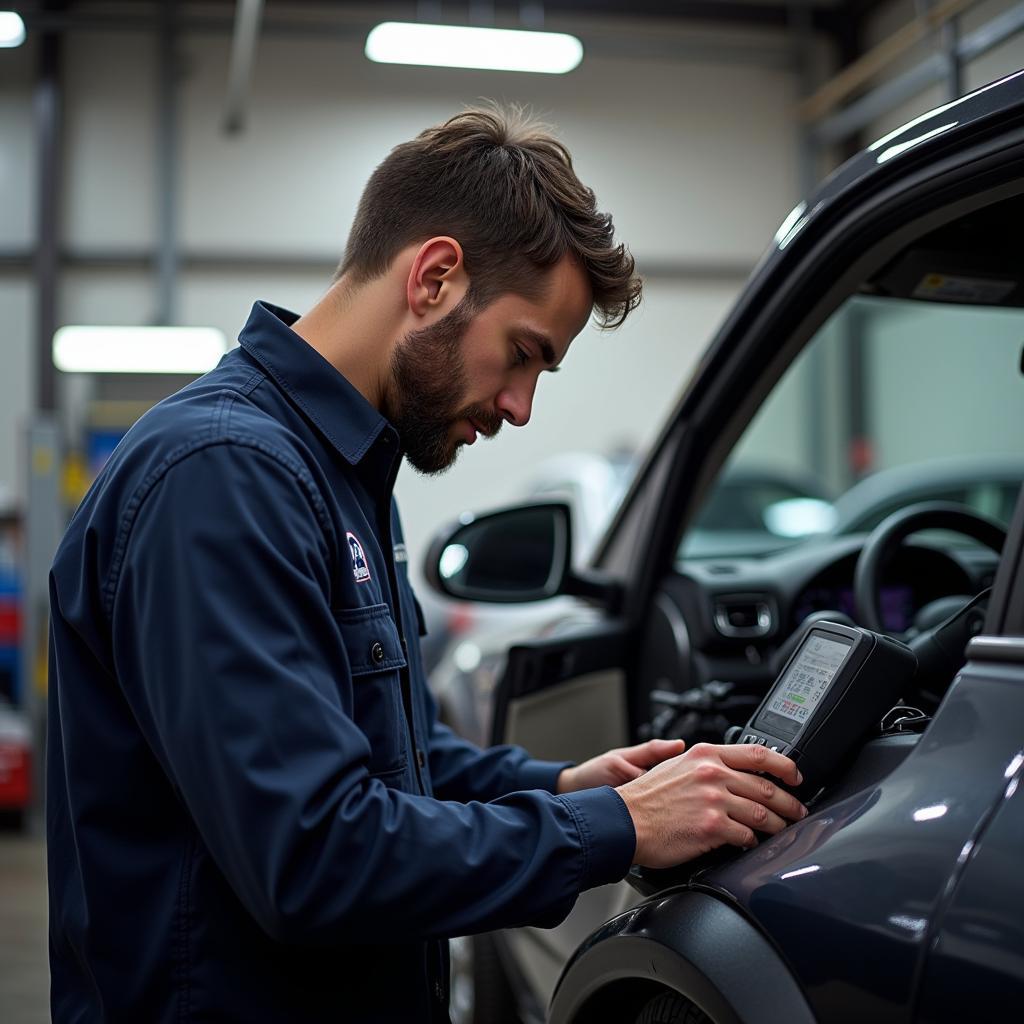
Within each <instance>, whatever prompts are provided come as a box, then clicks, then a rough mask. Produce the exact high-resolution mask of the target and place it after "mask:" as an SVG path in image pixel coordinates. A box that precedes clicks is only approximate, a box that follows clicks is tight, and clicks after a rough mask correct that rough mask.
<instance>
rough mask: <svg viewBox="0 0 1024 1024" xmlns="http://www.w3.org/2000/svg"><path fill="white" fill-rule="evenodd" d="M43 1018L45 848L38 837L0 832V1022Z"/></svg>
mask: <svg viewBox="0 0 1024 1024" xmlns="http://www.w3.org/2000/svg"><path fill="white" fill-rule="evenodd" d="M49 1019H50V972H49V967H48V965H47V947H46V847H45V846H44V844H43V840H42V839H41V838H37V837H31V836H25V835H22V834H19V833H17V832H11V831H5V832H0V1021H2V1022H3V1024H45V1022H46V1021H49Z"/></svg>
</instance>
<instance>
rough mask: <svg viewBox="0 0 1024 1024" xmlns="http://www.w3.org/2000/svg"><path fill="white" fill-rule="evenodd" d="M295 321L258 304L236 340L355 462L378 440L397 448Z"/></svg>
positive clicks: (380, 420)
mask: <svg viewBox="0 0 1024 1024" xmlns="http://www.w3.org/2000/svg"><path fill="white" fill-rule="evenodd" d="M298 319H299V316H298V314H297V313H293V312H291V311H290V310H287V309H282V308H281V307H280V306H274V305H271V304H270V303H269V302H257V303H255V304H254V305H253V307H252V312H251V313H250V314H249V319H248V321H247V322H246V325H245V327H244V328H242V333H241V334H240V335H239V337H238V342H239V344H240V345H241V346H242V348H244V349H245V351H246V352H248V353H249V355H251V356H252V358H253V359H255V360H256V361H257V362H258V363H259V364H260V365H261V366H262V367H263V368H264V369H265V370H266V371H267V373H269V374H270V376H271V378H272V379H273V380H274V382H275V383H276V384H277V386H278V387H279V388H280V389H281V390H282V391H283V392H284V393H285V394H286V395H287V396H288V397H289V398H290V399H291V400H292V401H293V402H294V403H295V404H296V405H297V406H298V407H299V408H300V409H301V410H302V411H303V412H304V413H305V415H306V416H307V417H308V418H309V419H310V420H311V421H312V422H313V424H314V425H315V426H316V427H317V429H319V431H320V432H321V433H322V434H323V435H324V437H326V438H327V440H328V441H330V443H331V444H332V445H334V447H335V448H337V449H338V451H339V452H341V454H342V455H343V456H344V457H345V458H346V459H347V460H348V461H349V462H350V463H351V464H352V465H353V466H355V465H358V464H359V462H361V461H362V459H363V457H364V456H365V455H366V453H367V452H368V451H370V449H371V448H372V447H373V444H374V442H375V441H376V440H377V439H378V438H381V439H382V441H384V440H386V441H387V442H388V444H389V447H390V449H391V451H392V452H397V451H398V450H399V444H398V435H397V433H396V431H395V429H394V427H392V426H391V424H390V423H388V421H387V420H386V419H385V418H384V417H383V416H382V415H381V414H380V413H379V412H378V411H377V410H376V409H374V407H373V406H372V405H370V403H369V402H368V401H367V400H366V399H365V398H364V397H363V396H362V394H360V392H359V391H358V390H357V389H356V388H355V387H353V386H352V385H351V384H350V383H349V382H348V381H347V380H346V379H345V377H343V376H342V375H341V374H340V373H339V372H338V371H337V370H336V369H335V368H334V367H333V366H332V365H331V364H330V363H329V362H327V360H326V359H324V357H323V356H321V355H320V353H319V352H317V351H316V349H315V348H313V346H312V345H310V344H309V343H308V342H307V341H306V340H305V339H304V338H301V337H300V336H299V335H298V334H296V333H295V332H294V331H293V330H292V329H291V328H292V324H294V323H295V321H296V320H298ZM382 435H383V436H382Z"/></svg>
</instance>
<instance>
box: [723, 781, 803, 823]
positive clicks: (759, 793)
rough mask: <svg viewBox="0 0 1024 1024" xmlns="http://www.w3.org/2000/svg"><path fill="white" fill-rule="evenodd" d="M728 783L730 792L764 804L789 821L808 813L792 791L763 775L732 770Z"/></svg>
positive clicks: (798, 818) (797, 819)
mask: <svg viewBox="0 0 1024 1024" xmlns="http://www.w3.org/2000/svg"><path fill="white" fill-rule="evenodd" d="M726 785H727V787H728V789H729V792H730V793H733V794H734V795H736V796H738V797H744V798H745V799H747V800H754V801H756V802H757V803H760V804H764V805H765V807H767V808H768V809H769V810H772V811H774V812H775V813H776V814H778V815H779V816H780V817H783V818H787V819H788V820H789V821H799V820H800V819H801V818H803V817H806V815H807V808H806V807H804V805H803V804H802V803H800V801H799V800H797V798H796V797H795V796H793V794H792V793H787V792H786V791H785V790H784V789H782V788H781V787H779V786H776V785H775V783H774V782H772V781H771V779H768V778H765V776H763V775H750V774H748V773H747V772H732V773H731V774H730V777H729V780H728V781H727V783H726Z"/></svg>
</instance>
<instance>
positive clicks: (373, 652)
mask: <svg viewBox="0 0 1024 1024" xmlns="http://www.w3.org/2000/svg"><path fill="white" fill-rule="evenodd" d="M370 657H371V658H372V659H373V660H374V662H375V663H376V664H378V665H379V664H380V663H381V662H382V661H383V660H384V648H383V646H381V643H380V641H378V642H377V643H375V644H374V645H373V646H372V647H371V648H370Z"/></svg>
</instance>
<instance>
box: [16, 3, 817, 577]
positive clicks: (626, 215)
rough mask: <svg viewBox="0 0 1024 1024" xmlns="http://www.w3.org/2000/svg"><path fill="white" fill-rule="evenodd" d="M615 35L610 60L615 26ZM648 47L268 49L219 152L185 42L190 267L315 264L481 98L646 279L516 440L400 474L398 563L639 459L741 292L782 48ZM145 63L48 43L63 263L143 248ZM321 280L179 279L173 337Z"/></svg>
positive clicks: (783, 93)
mask: <svg viewBox="0 0 1024 1024" xmlns="http://www.w3.org/2000/svg"><path fill="white" fill-rule="evenodd" d="M617 25H618V27H617V28H616V31H617V33H618V34H619V37H620V39H621V41H622V43H623V45H624V46H627V47H628V46H629V45H630V43H631V37H630V32H631V28H630V25H629V24H628V23H626V24H625V25H623V24H622V23H617ZM559 27H562V26H559ZM566 27H571V26H566ZM583 27H584V28H586V25H584V26H583ZM595 31H596V29H595ZM650 31H651V30H650V29H639V28H638V29H637V30H636V32H637V35H636V37H635V38H634V39H632V51H633V53H634V55H633V56H631V57H628V58H627V57H613V56H608V55H607V51H608V49H609V45H608V34H607V27H605V35H604V37H603V39H604V42H603V44H602V47H601V54H604V55H601V54H597V55H590V56H588V57H587V58H586V59H585V61H584V63H583V65H582V66H581V68H580V69H579V70H577V71H576V72H574V73H573V74H571V75H568V76H564V77H553V76H526V75H514V74H503V73H484V72H471V71H445V70H427V69H415V68H401V67H389V66H382V65H374V64H371V63H369V62H368V61H366V60H365V58H364V57H363V55H362V52H361V41H360V40H359V39H357V38H354V37H345V38H340V39H339V38H329V37H320V38H316V37H302V38H288V37H282V36H274V35H267V34H264V36H263V37H262V38H261V40H260V43H259V49H258V57H257V64H256V71H255V75H254V79H253V82H252V89H251V102H250V107H249V123H248V126H247V129H246V130H245V132H244V133H242V134H241V135H236V136H226V135H225V134H223V132H222V131H221V117H222V105H223V98H224V94H225V88H226V79H227V66H228V54H229V45H230V39H229V37H228V36H226V35H223V34H220V35H217V34H210V33H204V34H195V35H189V36H186V37H185V38H184V39H183V40H182V50H183V60H182V77H181V83H180V84H181V93H180V104H181V160H180V169H179V179H178V180H179V184H180V190H181V195H180V202H181V206H180V215H179V229H180V237H181V244H182V246H183V247H184V248H185V249H186V250H193V251H209V250H219V251H223V250H233V251H239V250H242V251H245V250H253V251H257V252H261V253H282V254H287V253H292V254H304V255H309V254H322V255H323V257H324V258H325V260H333V259H335V258H336V257H337V256H338V255H339V254H340V252H341V250H342V248H343V246H344V241H345V236H346V232H347V228H348V224H349V222H350V219H351V217H352V215H353V212H354V210H355V206H356V202H357V200H358V196H359V193H360V190H361V188H362V185H363V183H364V182H365V180H366V178H367V176H368V175H369V173H370V171H371V170H372V169H373V167H374V166H375V165H376V164H377V163H378V162H379V161H380V160H381V159H383V157H384V156H385V155H386V154H387V152H388V150H389V149H390V148H391V147H392V146H393V145H395V144H397V143H398V142H401V141H403V140H405V139H407V138H409V137H410V136H412V135H413V134H415V133H416V132H417V131H419V130H420V129H422V128H423V127H425V126H427V125H429V124H431V123H435V122H437V121H438V120H441V119H443V118H444V117H446V116H448V115H450V114H451V113H453V112H454V111H457V110H458V109H460V108H461V107H462V106H463V105H465V104H468V103H472V102H474V101H476V100H477V99H478V98H480V97H491V98H496V99H501V100H516V101H519V102H523V103H528V104H532V105H533V106H534V107H535V108H536V109H537V110H538V111H539V112H540V113H542V114H543V115H544V116H545V117H546V119H548V120H550V121H551V122H553V123H554V124H556V125H557V126H558V128H559V130H560V132H561V134H562V136H563V138H564V139H565V141H566V142H567V143H568V145H569V146H570V148H571V150H572V151H573V153H574V156H575V159H576V165H577V168H578V171H579V173H580V176H581V177H582V178H583V179H584V180H585V181H586V182H587V183H588V184H590V185H591V186H592V187H594V189H595V190H596V192H597V195H598V199H599V203H600V205H601V206H602V207H603V208H607V209H609V210H611V211H612V212H613V213H614V216H615V220H616V224H617V227H618V231H619V234H620V236H621V238H623V239H624V240H625V241H626V242H627V243H628V244H629V245H630V247H631V248H632V250H633V252H634V254H635V255H636V256H637V258H638V261H639V263H640V266H641V269H642V268H643V265H644V263H645V262H646V263H648V264H650V263H652V262H658V263H659V264H661V265H662V270H661V271H660V272H659V275H658V276H657V277H656V278H655V279H653V280H651V281H650V282H649V284H648V287H647V298H646V301H645V304H644V307H643V308H642V310H641V311H640V312H638V313H637V314H636V315H635V316H634V318H633V319H632V320H631V322H630V323H629V324H628V325H627V326H626V327H625V328H624V329H622V330H621V331H619V332H618V333H617V334H609V335H606V336H595V335H596V334H597V332H595V331H591V330H589V329H588V331H587V332H586V333H585V335H584V336H582V337H581V338H580V339H579V340H578V342H577V344H576V345H575V346H574V348H573V351H572V353H571V354H570V356H569V359H568V361H567V364H566V370H565V372H564V373H562V374H559V375H557V377H552V378H551V379H550V380H545V381H544V383H543V387H542V391H541V394H540V395H539V399H538V402H537V406H536V412H535V416H534V421H533V423H532V424H531V425H530V427H529V428H528V429H526V430H524V431H511V430H508V431H506V432H505V436H502V437H500V438H498V439H496V440H495V441H493V442H490V443H488V444H486V445H480V446H477V447H476V448H475V449H474V450H472V451H470V452H466V453H465V455H464V458H463V459H462V461H461V462H460V464H459V465H458V466H457V467H456V468H455V469H454V470H453V471H452V472H451V473H449V474H448V475H447V476H445V477H442V478H440V479H434V480H426V479H423V478H420V477H417V476H415V475H414V474H413V473H412V472H411V471H408V470H406V471H404V472H403V474H402V476H401V478H400V481H399V485H398V493H399V500H400V501H401V502H402V505H403V509H404V514H405V518H406V521H407V531H408V534H409V543H410V547H411V549H412V555H413V559H414V561H415V562H416V563H417V564H418V561H419V557H420V550H421V548H422V545H423V543H424V540H425V538H426V537H427V536H428V535H429V534H430V533H431V532H432V531H433V530H434V529H435V528H436V527H437V526H438V525H439V524H440V523H442V522H444V521H446V520H447V519H449V518H451V517H452V516H454V515H456V514H458V512H460V511H462V510H463V509H464V508H467V507H480V506H481V505H487V504H492V503H494V502H498V501H503V500H506V499H511V498H514V497H515V496H516V494H517V487H518V486H519V485H518V483H517V477H518V476H519V474H520V473H521V472H523V471H525V470H527V469H528V468H529V467H530V466H532V465H533V464H535V463H536V462H537V461H538V460H539V459H541V458H543V457H544V456H545V455H546V454H548V453H555V452H557V451H562V450H566V449H584V450H589V451H604V450H608V449H609V448H611V447H617V446H620V445H622V444H630V445H634V446H635V445H642V444H644V443H645V442H646V441H648V440H649V439H650V438H651V436H652V435H653V433H654V432H655V431H656V429H657V427H658V425H659V423H660V421H661V419H662V418H663V416H664V414H665V412H666V411H667V409H668V408H669V407H670V405H671V404H672V403H673V401H674V399H675V396H676V394H677V392H678V391H679V389H680V388H681V386H682V383H683V381H684V380H685V378H686V376H687V373H688V372H689V369H690V368H691V367H692V364H693V362H694V360H695V358H696V356H697V354H698V353H699V352H700V350H701V348H702V347H703V345H704V344H705V342H706V341H707V339H708V337H709V336H710V334H711V332H712V330H713V328H714V326H715V324H716V322H717V321H718V320H719V319H720V318H721V317H722V316H723V314H724V312H725V311H726V309H727V308H728V306H729V304H730V302H731V301H732V299H733V297H734V296H735V294H736V293H737V291H738V289H739V287H740V285H741V283H742V278H741V273H740V272H739V271H740V270H742V268H744V267H749V266H752V265H753V263H754V262H755V260H756V258H757V257H758V255H759V254H760V252H761V250H762V248H763V247H764V245H765V244H766V243H767V241H768V239H769V238H770V237H771V235H772V234H773V232H774V229H775V228H776V226H777V225H778V223H779V222H780V221H781V220H782V218H783V217H784V215H785V214H786V213H787V211H788V210H789V209H790V208H791V207H792V205H793V203H794V201H795V199H796V182H797V173H796V165H795V161H796V155H795V154H796V145H795V138H796V136H795V131H796V130H795V126H794V122H793V120H792V116H791V111H792V106H793V104H794V102H795V100H796V92H795V89H796V85H795V77H794V75H793V74H791V73H790V72H789V71H788V70H786V69H784V68H780V67H779V66H778V64H779V54H780V53H782V52H783V51H782V49H781V47H782V44H783V42H784V41H783V38H782V37H781V36H780V35H778V34H773V33H765V34H763V35H760V36H758V37H757V40H755V42H757V43H758V47H757V48H754V49H749V51H748V52H749V53H750V54H751V55H752V60H753V62H754V63H749V62H748V63H746V64H744V63H738V62H737V61H736V60H735V59H733V58H732V57H729V56H728V55H727V56H726V58H724V59H723V60H722V61H721V62H719V63H715V62H714V60H713V58H709V56H708V55H709V54H710V53H711V51H710V49H708V47H710V46H712V45H713V44H716V41H718V42H720V41H721V35H720V34H716V33H709V32H707V31H706V30H703V31H700V32H698V31H696V30H694V32H692V33H690V34H689V35H687V33H685V32H683V33H679V39H680V41H681V42H680V49H679V52H680V53H689V54H691V56H689V57H684V58H681V59H661V58H649V57H645V56H644V53H643V49H644V46H645V45H646V43H645V42H644V40H645V39H649V38H650ZM645 32H646V33H647V34H646V36H645V35H644V33H645ZM581 34H582V35H583V38H584V41H585V42H586V40H587V36H586V32H584V31H582V30H581ZM691 37H692V38H691ZM687 39H688V40H689V42H688V44H687V45H683V43H685V42H686V40H687ZM662 42H664V40H662ZM747 42H748V43H749V42H750V40H749V38H748V40H747ZM664 50H665V47H664V46H663V45H662V46H661V47H660V51H661V52H664ZM702 51H704V52H703V55H702ZM652 52H653V51H652ZM12 53H13V57H11V56H9V55H8V54H7V53H0V174H5V173H6V174H7V175H8V177H9V178H12V179H15V180H14V185H13V188H14V193H16V194H18V195H19V196H22V197H29V196H30V195H31V193H32V190H33V189H32V179H33V178H34V174H35V170H34V166H33V165H32V161H31V154H32V140H31V120H30V117H31V113H30V102H29V101H30V83H31V67H32V65H31V62H30V61H29V59H28V58H27V56H26V51H13V52H12ZM694 53H696V54H697V56H693V54H694ZM772 53H774V55H775V56H774V58H771V59H766V58H770V57H771V54H772ZM156 58H157V53H156V48H155V44H154V41H153V39H152V38H151V37H149V36H147V35H143V34H139V33H134V32H110V33H99V32H95V31H92V32H79V33H74V34H71V35H70V36H68V37H67V40H66V74H65V84H66V89H65V95H66V102H67V109H66V127H65V146H66V149H65V157H66V158H65V161H64V172H65V173H64V189H65V204H64V218H63V219H64V237H65V241H66V243H67V244H68V245H69V246H71V247H73V248H74V249H78V250H89V249H96V248H111V247H115V248H116V247H129V248H144V247H147V246H151V245H152V244H153V243H154V241H155V230H156V227H155V225H156V213H155V211H156V208H157V193H156V189H157V183H156V176H155V175H156V158H155V152H156V101H157V90H156V85H155V80H156ZM8 61H12V63H8V64H5V62H8ZM772 64H774V65H775V66H771V65H772ZM5 68H6V70H5ZM10 194H11V193H8V195H10ZM26 201H28V200H27V198H26ZM16 205H18V204H16ZM29 205H30V204H29ZM23 206H24V204H20V205H19V210H20V212H19V210H15V209H14V208H13V207H12V205H11V204H9V203H4V204H0V230H2V231H3V237H0V247H5V246H10V245H15V244H22V245H23V244H26V243H27V242H28V241H30V238H31V229H30V226H29V225H30V219H26V216H27V215H26V213H25V210H24V208H23ZM666 263H667V264H670V265H671V264H676V265H679V266H680V269H681V270H682V271H685V266H683V265H684V264H687V263H689V264H694V263H696V264H702V263H713V264H722V263H725V264H728V265H732V266H735V267H736V268H738V270H737V271H734V272H732V273H731V274H729V273H727V274H725V276H724V277H722V278H721V279H711V280H700V279H698V278H695V277H693V276H687V275H686V274H685V273H683V274H682V276H680V275H676V276H673V274H672V272H671V268H670V272H669V273H668V274H667V275H666V274H665V273H664V265H665V264H666ZM328 282H329V272H328V271H326V270H325V273H324V274H322V275H321V274H318V273H313V272H298V271H294V270H290V269H288V270H284V271H282V272H280V273H275V272H272V271H265V272H259V273H248V274H239V273H238V272H226V271H203V272H198V271H195V270H189V271H186V272H185V273H183V275H182V278H181V283H180V299H179V308H178V317H177V318H178V320H179V321H180V322H183V323H192V324H204V323H209V324H214V325H216V326H219V327H222V328H223V329H224V330H225V331H227V332H228V333H229V336H231V337H234V336H235V335H236V333H237V331H238V329H239V328H240V326H241V324H242V323H243V321H244V319H245V317H246V315H247V313H248V310H249V307H250V305H251V303H252V301H253V300H254V299H256V298H266V299H270V300H273V301H275V302H279V303H281V304H283V305H290V306H292V307H293V308H296V309H298V310H302V309H304V308H306V307H308V306H309V305H310V303H312V302H313V301H314V300H315V299H316V297H317V296H318V295H319V294H320V293H321V292H322V290H323V289H324V288H325V287H326V286H327V284H328ZM30 295H31V292H30V291H29V290H28V282H27V281H25V280H23V279H22V280H17V279H12V280H11V282H10V284H8V282H7V281H5V280H0V315H4V322H5V323H6V325H7V327H6V334H5V339H6V340H5V345H4V350H3V360H4V362H3V370H4V372H3V373H2V374H0V427H2V429H3V433H4V437H5V439H7V438H11V439H12V440H13V438H12V436H11V435H12V429H11V424H12V419H13V418H14V415H15V410H16V409H17V410H18V411H17V415H18V416H23V415H24V413H26V412H27V409H28V406H27V401H26V399H27V396H29V395H30V394H31V391H30V387H29V382H28V367H29V364H30V360H29V358H28V353H29V351H30V346H31V345H32V344H33V343H34V339H33V338H32V334H31V324H30V323H29V313H30V311H31V307H30V304H27V303H26V296H28V297H30ZM155 308H156V307H155V290H154V288H153V280H152V278H151V276H150V275H149V274H148V273H146V272H145V271H143V270H133V271H112V270H104V271H99V270H94V269H90V270H83V269H78V270H74V271H69V272H67V273H65V274H64V276H63V281H62V289H61V301H60V309H59V319H60V321H61V322H83V321H84V322H100V323H103V322H107V323H131V322H138V321H147V320H150V319H151V318H152V317H153V316H154V314H155ZM5 314H6V315H5ZM6 449H11V450H6ZM14 449H15V445H14V444H7V445H6V448H5V450H3V451H0V481H8V482H11V483H12V484H13V485H14V486H15V487H19V486H20V484H19V482H18V477H17V469H16V461H15V460H16V453H15V451H14Z"/></svg>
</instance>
